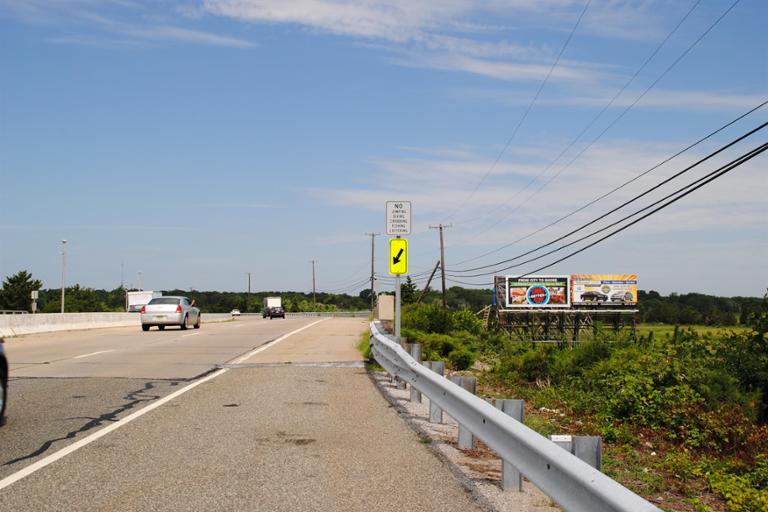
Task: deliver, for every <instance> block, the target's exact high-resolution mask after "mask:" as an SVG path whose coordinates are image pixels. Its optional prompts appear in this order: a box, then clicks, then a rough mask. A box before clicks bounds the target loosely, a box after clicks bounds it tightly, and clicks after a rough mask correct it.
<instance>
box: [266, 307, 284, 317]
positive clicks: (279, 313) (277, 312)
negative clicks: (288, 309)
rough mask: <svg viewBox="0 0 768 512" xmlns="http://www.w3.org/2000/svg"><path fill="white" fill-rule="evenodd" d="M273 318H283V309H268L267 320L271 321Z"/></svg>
mask: <svg viewBox="0 0 768 512" xmlns="http://www.w3.org/2000/svg"><path fill="white" fill-rule="evenodd" d="M275 317H278V318H285V310H284V309H283V307H282V306H277V307H274V308H269V319H270V320H272V319H273V318H275Z"/></svg>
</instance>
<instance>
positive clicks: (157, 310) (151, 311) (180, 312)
mask: <svg viewBox="0 0 768 512" xmlns="http://www.w3.org/2000/svg"><path fill="white" fill-rule="evenodd" d="M200 316H201V315H200V310H199V309H197V308H196V307H195V302H194V301H191V300H189V298H188V297H169V296H167V297H155V298H154V299H152V300H150V301H149V303H148V304H147V305H146V306H143V307H142V308H141V329H142V330H143V331H148V330H149V328H150V327H152V326H153V325H156V326H157V328H158V329H160V330H161V331H162V330H163V329H165V326H166V325H178V326H179V327H181V328H182V329H187V328H189V326H190V325H191V326H192V327H194V328H195V329H199V328H200Z"/></svg>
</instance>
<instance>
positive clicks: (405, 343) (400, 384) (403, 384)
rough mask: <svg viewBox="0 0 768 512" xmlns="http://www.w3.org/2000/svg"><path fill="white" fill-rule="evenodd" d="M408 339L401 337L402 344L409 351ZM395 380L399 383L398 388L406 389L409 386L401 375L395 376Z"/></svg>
mask: <svg viewBox="0 0 768 512" xmlns="http://www.w3.org/2000/svg"><path fill="white" fill-rule="evenodd" d="M407 341H408V340H406V339H405V337H403V336H401V337H400V346H401V347H403V349H404V350H405V351H406V352H408V343H407ZM395 382H396V383H397V389H406V388H407V387H408V385H407V383H406V382H405V381H404V380H403V379H401V378H400V377H395Z"/></svg>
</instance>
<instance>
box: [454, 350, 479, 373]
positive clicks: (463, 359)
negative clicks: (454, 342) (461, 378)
mask: <svg viewBox="0 0 768 512" xmlns="http://www.w3.org/2000/svg"><path fill="white" fill-rule="evenodd" d="M448 361H449V362H450V363H451V367H452V368H453V369H454V370H468V369H469V368H470V367H471V366H472V365H473V364H474V362H475V354H474V352H472V351H471V350H469V349H468V348H467V347H458V348H456V349H454V350H453V351H451V353H450V354H448Z"/></svg>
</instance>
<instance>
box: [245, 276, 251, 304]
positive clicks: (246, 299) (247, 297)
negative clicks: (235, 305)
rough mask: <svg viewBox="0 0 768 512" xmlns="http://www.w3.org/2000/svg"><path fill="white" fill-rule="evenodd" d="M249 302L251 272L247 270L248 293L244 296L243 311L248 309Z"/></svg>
mask: <svg viewBox="0 0 768 512" xmlns="http://www.w3.org/2000/svg"><path fill="white" fill-rule="evenodd" d="M250 304H251V273H250V272H248V295H246V296H245V311H248V307H249V305H250Z"/></svg>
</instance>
